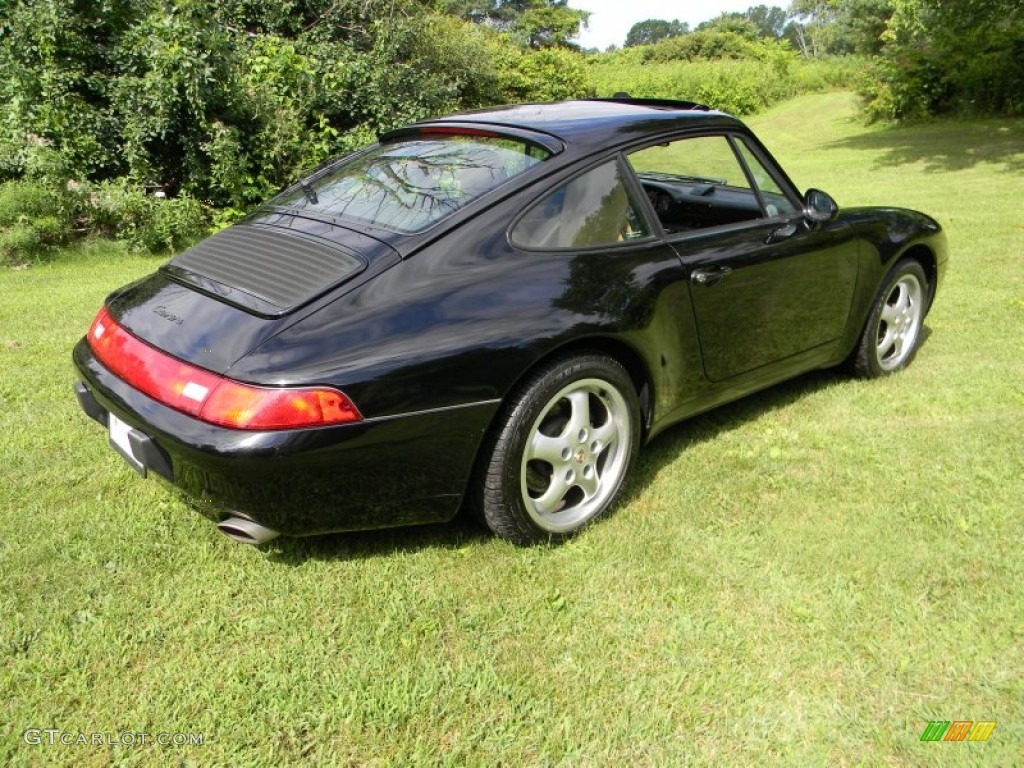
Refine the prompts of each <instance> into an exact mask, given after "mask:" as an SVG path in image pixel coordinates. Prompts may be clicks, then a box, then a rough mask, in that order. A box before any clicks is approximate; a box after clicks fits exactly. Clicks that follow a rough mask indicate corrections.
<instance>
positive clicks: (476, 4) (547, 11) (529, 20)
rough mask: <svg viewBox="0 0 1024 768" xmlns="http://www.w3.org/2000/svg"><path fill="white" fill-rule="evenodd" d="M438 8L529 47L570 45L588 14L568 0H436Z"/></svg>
mask: <svg viewBox="0 0 1024 768" xmlns="http://www.w3.org/2000/svg"><path fill="white" fill-rule="evenodd" d="M440 8H441V9H442V10H443V11H444V12H446V13H451V14H454V15H456V16H459V17H460V18H463V19H465V20H467V21H472V22H474V23H477V24H486V25H489V26H492V27H495V28H496V29H498V30H500V31H502V32H508V33H509V34H511V35H512V36H513V37H515V38H517V39H518V40H519V41H520V42H521V43H522V44H524V45H526V46H528V47H530V48H550V47H556V46H557V47H571V46H572V43H571V40H572V39H573V38H574V37H578V36H579V33H580V28H581V27H583V26H586V23H587V19H589V18H590V14H589V13H587V12H586V11H578V10H576V9H575V8H570V7H569V0H440Z"/></svg>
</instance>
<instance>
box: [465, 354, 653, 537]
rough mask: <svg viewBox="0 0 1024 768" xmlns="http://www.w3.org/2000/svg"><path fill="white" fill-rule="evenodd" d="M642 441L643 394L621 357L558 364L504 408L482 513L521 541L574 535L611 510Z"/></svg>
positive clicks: (580, 357)
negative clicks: (619, 359) (638, 395)
mask: <svg viewBox="0 0 1024 768" xmlns="http://www.w3.org/2000/svg"><path fill="white" fill-rule="evenodd" d="M639 444H640V403H639V399H638V398H637V394H636V389H635V387H634V385H633V381H632V379H631V378H630V376H629V374H628V373H627V372H626V370H625V369H624V368H623V367H622V366H621V365H620V364H619V363H618V362H617V361H616V360H614V359H612V358H610V357H608V356H606V355H602V354H597V353H582V354H576V355H573V356H570V357H564V358H559V359H557V360H554V361H552V362H550V363H548V364H546V365H543V366H542V367H541V368H539V369H538V370H536V371H534V372H533V373H531V374H530V376H529V377H528V378H527V380H526V381H525V382H524V383H523V384H522V386H520V387H519V389H518V390H517V391H516V392H515V393H514V394H513V395H512V396H511V397H510V398H509V400H508V402H507V403H506V404H505V406H504V408H503V409H502V412H501V414H499V417H498V420H497V422H496V428H495V431H494V433H493V434H492V436H491V439H490V440H489V442H488V443H487V444H486V445H485V446H484V452H483V454H482V456H481V463H480V465H479V468H478V472H477V477H476V482H475V485H476V488H475V492H476V508H477V511H478V512H479V514H480V516H481V517H482V518H483V520H484V522H485V523H486V524H487V526H488V527H489V528H490V529H491V530H492V531H493V532H494V533H495V534H497V535H498V536H500V537H502V538H503V539H507V540H508V541H511V542H514V543H516V544H533V543H536V542H540V541H553V542H557V541H562V540H564V539H567V538H569V537H570V536H572V535H573V534H575V533H577V532H578V531H580V530H582V529H583V528H585V527H586V526H588V525H589V524H590V523H592V522H593V521H594V520H596V519H597V518H598V517H600V516H601V515H603V514H604V513H605V512H607V511H608V510H609V509H610V508H611V507H612V506H614V504H615V502H616V500H617V499H618V498H619V496H620V494H621V492H622V488H623V486H624V484H625V481H626V478H627V477H628V475H629V473H630V471H631V470H632V468H633V465H634V463H635V460H636V453H637V450H638V448H639ZM563 489H564V492H562V491H563Z"/></svg>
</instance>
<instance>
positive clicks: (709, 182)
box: [628, 136, 764, 234]
mask: <svg viewBox="0 0 1024 768" xmlns="http://www.w3.org/2000/svg"><path fill="white" fill-rule="evenodd" d="M628 157H629V162H630V164H631V165H632V166H633V170H635V171H636V174H637V176H638V177H639V178H640V183H641V184H642V185H643V187H644V191H645V192H646V193H647V197H648V198H649V199H650V201H651V205H652V206H653V207H654V210H655V211H656V212H657V214H658V219H659V220H660V221H661V225H662V226H663V227H664V228H665V231H666V232H668V233H670V234H671V233H678V232H690V231H693V230H698V229H708V228H711V227H721V226H727V225H729V224H737V223H740V222H743V221H753V220H755V219H761V218H763V217H764V211H763V210H762V209H761V203H760V201H759V200H758V198H757V194H756V193H755V192H754V190H753V189H751V187H750V182H749V181H748V180H747V175H746V174H745V173H744V172H743V167H742V166H741V165H740V162H739V160H738V159H737V158H736V153H735V152H733V150H732V146H731V145H730V144H729V140H728V139H726V137H725V136H697V137H694V138H690V139H679V140H677V141H673V142H669V143H665V144H659V145H657V146H654V147H648V148H647V149H641V150H639V151H637V152H633V153H631V154H630V155H629V156H628Z"/></svg>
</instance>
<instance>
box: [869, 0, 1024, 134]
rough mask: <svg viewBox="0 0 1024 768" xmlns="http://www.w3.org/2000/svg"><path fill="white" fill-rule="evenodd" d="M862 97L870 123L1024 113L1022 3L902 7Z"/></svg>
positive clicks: (911, 0)
mask: <svg viewBox="0 0 1024 768" xmlns="http://www.w3.org/2000/svg"><path fill="white" fill-rule="evenodd" d="M883 40H884V41H885V44H884V47H883V49H882V52H881V55H880V56H879V57H878V58H877V59H876V60H875V61H874V63H873V65H872V66H871V67H870V68H869V70H868V71H867V73H866V75H865V76H864V77H863V78H862V80H861V83H860V86H859V89H858V90H859V91H860V93H861V94H862V95H863V96H864V98H865V103H866V110H867V113H868V115H869V117H871V118H873V119H879V120H913V119H917V118H921V117H924V116H926V115H935V114H942V113H946V112H968V111H969V112H973V113H977V112H995V113H1004V114H1020V113H1024V5H1022V4H1021V3H1020V2H1019V0H972V2H970V3H949V2H945V3H944V2H939V0H901V2H899V3H897V4H896V5H895V10H894V13H893V15H892V16H891V18H890V19H889V22H888V27H887V29H886V31H885V34H884V35H883Z"/></svg>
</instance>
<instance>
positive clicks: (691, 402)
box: [74, 98, 947, 543]
mask: <svg viewBox="0 0 1024 768" xmlns="http://www.w3.org/2000/svg"><path fill="white" fill-rule="evenodd" d="M946 259H947V253H946V241H945V236H944V235H943V233H942V231H941V229H940V227H939V225H938V224H937V223H936V222H935V221H934V220H932V219H930V218H929V217H927V216H925V215H924V214H921V213H916V212H914V211H908V210H900V209H894V208H854V209H846V210H843V211H842V212H840V211H839V210H838V208H837V206H836V204H835V202H834V201H833V200H832V199H831V198H830V197H829V196H828V195H826V194H825V193H823V192H820V191H818V190H810V191H809V192H807V193H806V194H805V195H802V196H801V195H800V194H798V192H797V190H796V189H795V188H794V186H793V183H792V182H791V181H790V180H789V178H788V177H787V176H786V174H785V173H784V172H783V170H782V169H781V168H780V167H779V166H778V165H777V164H776V162H775V161H774V160H773V158H772V157H771V155H770V154H769V153H768V152H767V151H766V150H765V148H764V147H763V146H762V144H761V143H760V142H759V141H758V140H757V139H756V138H755V137H754V136H753V135H752V134H751V132H750V130H749V129H748V128H747V127H746V126H744V125H743V123H741V122H740V121H739V120H736V119H735V118H732V117H730V116H728V115H724V114H721V113H718V112H714V111H710V110H708V109H707V108H705V107H703V106H701V105H698V104H693V103H689V102H667V101H655V100H643V99H625V98H622V99H595V100H585V101H571V102H564V103H558V104H524V105H519V106H510V107H503V108H497V109H490V110H483V111H478V112H471V113H466V114H459V115H453V116H451V117H446V118H442V119H437V120H429V121H425V122H422V123H417V124H415V125H412V126H409V127H407V128H402V129H399V130H396V131H392V132H390V133H387V134H384V135H382V136H381V137H380V141H379V143H377V144H375V145H373V146H371V147H369V148H367V149H365V150H362V151H360V152H357V153H355V154H352V155H349V156H347V157H344V158H341V159H339V160H337V161H335V162H333V163H332V164H330V165H328V166H326V167H324V168H322V169H320V170H318V171H316V172H315V173H313V174H312V175H311V176H309V177H308V178H306V179H304V180H303V181H301V182H299V183H298V184H296V185H295V186H293V187H291V188H289V189H287V190H285V191H284V192H282V193H281V194H280V195H278V196H277V197H276V198H274V199H272V200H271V201H270V202H269V203H267V204H266V205H264V206H263V207H261V208H260V209H259V210H257V211H255V212H254V213H252V214H251V215H250V216H248V217H247V218H246V219H245V220H243V221H242V222H240V223H239V224H237V225H235V226H233V227H230V228H228V229H226V230H223V231H221V232H219V233H217V234H215V235H213V236H212V237H210V238H208V239H206V240H204V241H202V242H200V243H199V244H198V245H196V246H195V247H194V248H192V249H190V250H187V251H185V252H184V253H182V254H180V255H178V256H177V257H175V258H173V259H171V261H170V262H168V263H167V264H165V265H164V266H163V267H161V268H160V269H159V270H158V271H157V272H156V273H155V274H153V275H150V276H149V277H146V278H144V279H142V280H140V281H138V282H135V283H132V284H131V285H128V286H125V287H124V288H121V289H120V290H118V291H115V292H114V293H113V294H111V295H110V297H109V298H108V299H107V301H106V306H105V307H104V308H103V309H102V310H100V313H99V315H97V317H96V320H95V321H94V322H93V324H92V327H91V328H90V329H89V332H88V335H87V336H86V337H85V338H84V339H82V341H80V342H79V344H78V345H77V346H76V347H75V350H74V362H75V365H76V366H77V368H78V371H79V373H80V376H81V381H79V382H77V384H76V391H77V396H78V399H79V402H80V403H81V405H82V408H83V409H84V410H85V412H86V413H87V414H89V416H91V417H92V418H94V419H96V420H97V421H99V422H100V423H101V424H103V425H104V426H105V427H106V428H107V431H108V435H109V439H110V443H111V444H112V445H113V447H114V448H115V449H117V450H118V451H119V452H120V453H121V454H122V455H123V456H124V457H125V459H127V461H128V462H129V463H130V464H131V465H132V466H133V467H135V469H136V470H137V471H138V472H139V473H140V474H142V475H143V476H146V475H147V474H150V473H152V474H154V475H157V476H159V477H162V478H164V479H166V480H168V481H170V482H171V483H173V484H174V485H175V486H177V487H178V488H180V489H181V490H182V491H184V492H185V494H187V496H188V497H190V498H191V499H193V500H194V501H195V502H196V503H197V505H198V507H199V508H200V509H201V510H202V511H203V512H204V514H207V515H208V516H210V517H211V518H212V519H214V520H215V521H217V522H218V523H219V528H220V529H221V530H222V531H223V532H224V533H226V534H227V535H229V536H231V537H232V538H235V539H237V540H239V541H245V542H249V543H260V542H263V541H266V540H268V539H270V538H272V537H273V536H276V535H277V534H279V533H283V534H288V535H305V534H316V533H322V532H328V531H339V530H354V529H362V528H377V527H383V526H394V525H405V524H410V523H426V522H435V521H444V520H448V519H450V518H451V517H453V516H454V515H455V513H456V512H457V510H458V509H459V508H460V506H461V505H462V504H463V502H464V501H467V502H469V503H470V504H471V505H472V506H473V507H474V508H475V509H476V510H477V511H478V512H479V513H480V514H481V515H482V517H483V519H484V520H485V521H486V522H487V524H488V525H489V526H490V528H491V529H492V530H493V531H495V532H496V533H497V534H499V535H501V536H503V537H506V538H508V539H510V540H512V541H516V542H521V543H526V542H532V541H537V540H541V539H560V538H564V537H566V536H568V535H570V534H572V533H574V532H576V531H578V530H579V529H580V528H582V527H583V526H585V525H587V524H588V523H590V522H591V521H593V520H594V519H595V518H597V517H598V516H599V515H601V514H602V513H603V512H605V511H606V510H608V509H609V508H610V507H611V506H612V505H613V504H614V502H615V499H616V497H617V495H618V494H619V492H620V490H621V488H622V486H623V482H624V481H625V479H626V477H627V475H628V474H629V471H630V467H631V466H632V464H633V462H634V459H635V458H636V454H637V451H638V450H639V448H640V446H641V445H642V444H643V443H644V442H645V441H647V440H649V439H650V438H651V437H652V436H653V435H655V434H657V433H658V432H660V431H661V430H663V429H665V428H666V427H668V426H669V425H671V424H674V423H676V422H678V421H680V420H681V419H685V418H687V417H688V416H692V415H693V414H695V413H698V412H700V411H704V410H707V409H709V408H711V407H713V406H716V405H718V404H720V403H724V402H726V401H729V400H733V399H735V398H738V397H740V396H742V395H745V394H747V393H749V392H753V391H754V390H758V389H762V388H764V387H767V386H770V385H772V384H774V383H776V382H778V381H781V380H783V379H786V378H789V377H792V376H795V375H797V374H800V373H802V372H805V371H808V370H811V369H814V368H825V367H829V366H837V365H840V364H843V363H846V364H847V365H848V367H849V369H850V370H851V371H852V372H853V373H854V374H856V375H859V376H869V377H870V376H880V375H884V374H887V373H891V372H893V371H897V370H899V369H901V368H903V367H904V366H906V365H907V364H908V363H909V362H910V360H911V358H912V357H913V356H914V353H915V351H916V349H917V346H918V343H919V340H920V338H921V324H922V322H923V320H924V317H925V315H926V313H927V312H928V309H929V307H930V305H931V303H932V300H933V298H934V296H935V290H936V287H937V285H938V283H939V282H940V280H941V279H942V276H943V272H944V269H945V265H946Z"/></svg>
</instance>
